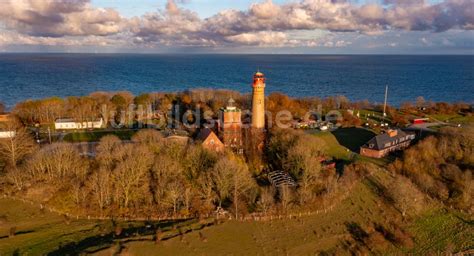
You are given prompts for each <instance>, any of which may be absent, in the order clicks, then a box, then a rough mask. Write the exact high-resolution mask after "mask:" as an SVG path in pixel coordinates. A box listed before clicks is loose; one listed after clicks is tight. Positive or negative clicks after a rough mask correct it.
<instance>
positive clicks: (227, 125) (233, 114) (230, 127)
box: [221, 98, 242, 153]
mask: <svg viewBox="0 0 474 256" xmlns="http://www.w3.org/2000/svg"><path fill="white" fill-rule="evenodd" d="M234 104H235V101H234V99H232V98H231V99H230V100H229V101H228V104H227V106H226V107H225V108H222V109H221V118H222V120H221V123H222V130H221V134H222V141H223V142H224V145H225V146H226V147H229V148H231V149H232V150H233V151H235V152H237V153H242V111H241V110H240V109H239V108H237V107H235V106H234Z"/></svg>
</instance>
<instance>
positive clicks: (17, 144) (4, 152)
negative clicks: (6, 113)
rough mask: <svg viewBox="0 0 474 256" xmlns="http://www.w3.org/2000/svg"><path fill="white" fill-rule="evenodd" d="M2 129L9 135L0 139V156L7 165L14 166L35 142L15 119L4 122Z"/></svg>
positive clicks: (30, 149)
mask: <svg viewBox="0 0 474 256" xmlns="http://www.w3.org/2000/svg"><path fill="white" fill-rule="evenodd" d="M4 129H5V130H6V131H8V132H10V135H11V136H9V137H8V138H4V139H0V157H1V158H2V159H4V160H5V161H6V163H7V165H9V166H10V167H12V168H16V167H17V165H18V163H19V162H20V161H21V160H22V159H23V158H24V157H25V156H26V155H28V154H30V153H31V152H33V150H34V148H35V146H36V144H35V142H34V140H33V138H32V136H31V135H30V133H28V131H27V129H26V128H25V127H23V126H21V125H20V124H19V123H18V122H16V121H15V120H12V121H9V122H7V123H5V124H4Z"/></svg>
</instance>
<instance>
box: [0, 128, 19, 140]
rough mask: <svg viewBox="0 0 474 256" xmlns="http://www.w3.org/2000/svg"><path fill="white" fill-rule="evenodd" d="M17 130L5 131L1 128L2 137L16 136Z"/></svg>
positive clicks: (0, 136)
mask: <svg viewBox="0 0 474 256" xmlns="http://www.w3.org/2000/svg"><path fill="white" fill-rule="evenodd" d="M15 135H16V132H15V131H3V130H0V139H11V138H13V137H15Z"/></svg>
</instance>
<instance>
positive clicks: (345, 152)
mask: <svg viewBox="0 0 474 256" xmlns="http://www.w3.org/2000/svg"><path fill="white" fill-rule="evenodd" d="M309 133H311V134H313V135H314V136H316V137H318V138H320V139H322V140H323V141H324V142H325V143H326V152H325V153H326V154H327V155H329V156H331V157H334V158H336V159H340V160H345V161H350V160H351V155H352V154H351V152H350V150H349V149H347V148H345V147H343V146H341V144H339V142H338V141H337V139H336V137H335V136H334V135H333V134H332V133H331V132H313V131H309Z"/></svg>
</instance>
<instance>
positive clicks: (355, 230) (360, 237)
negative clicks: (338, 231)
mask: <svg viewBox="0 0 474 256" xmlns="http://www.w3.org/2000/svg"><path fill="white" fill-rule="evenodd" d="M345 225H346V229H347V231H348V232H349V233H350V234H351V236H352V238H354V240H355V241H356V242H358V243H360V244H365V239H367V238H368V237H369V234H367V232H365V231H364V229H362V228H361V227H360V225H359V224H357V223H355V222H346V223H345Z"/></svg>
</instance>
